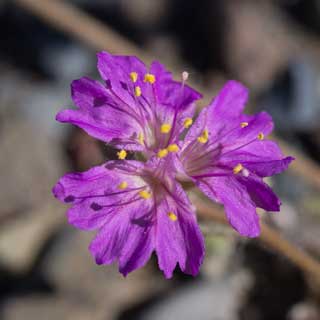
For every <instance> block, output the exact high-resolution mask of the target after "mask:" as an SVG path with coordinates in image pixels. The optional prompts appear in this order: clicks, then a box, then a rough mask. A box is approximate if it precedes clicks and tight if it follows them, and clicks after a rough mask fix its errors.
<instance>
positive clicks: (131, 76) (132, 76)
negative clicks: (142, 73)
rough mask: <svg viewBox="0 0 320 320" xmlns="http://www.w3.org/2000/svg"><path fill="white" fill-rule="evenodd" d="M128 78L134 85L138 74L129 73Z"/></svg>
mask: <svg viewBox="0 0 320 320" xmlns="http://www.w3.org/2000/svg"><path fill="white" fill-rule="evenodd" d="M130 78H131V81H132V82H133V83H135V82H137V80H138V74H137V73H136V72H131V73H130Z"/></svg>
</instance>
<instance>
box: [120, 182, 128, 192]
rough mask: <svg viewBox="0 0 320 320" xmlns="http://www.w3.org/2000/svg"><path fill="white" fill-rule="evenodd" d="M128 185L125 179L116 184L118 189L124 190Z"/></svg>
mask: <svg viewBox="0 0 320 320" xmlns="http://www.w3.org/2000/svg"><path fill="white" fill-rule="evenodd" d="M127 187H128V182H127V181H122V182H121V183H120V184H119V185H118V189H120V190H124V189H126V188H127Z"/></svg>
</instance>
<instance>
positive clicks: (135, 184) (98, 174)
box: [53, 161, 144, 230]
mask: <svg viewBox="0 0 320 320" xmlns="http://www.w3.org/2000/svg"><path fill="white" fill-rule="evenodd" d="M118 162H120V161H118ZM127 162H129V161H121V162H120V163H121V165H122V166H123V167H124V166H125V163H127ZM135 163H136V162H135V161H130V170H132V169H131V167H132V166H133V165H134V164H135ZM138 164H139V165H140V163H138ZM123 181H125V182H126V183H127V188H126V189H124V190H121V189H119V188H118V186H119V185H120V184H121V183H122V182H123ZM143 184H144V182H143V180H142V179H141V178H140V179H139V178H138V177H133V176H132V175H131V174H130V175H128V174H126V173H125V172H124V171H123V169H122V170H121V172H119V171H115V170H109V169H107V168H106V167H105V165H102V166H98V167H94V168H92V169H90V170H88V171H86V172H83V173H69V174H66V175H65V176H63V177H62V178H61V179H60V180H59V181H58V183H57V184H56V185H55V186H54V188H53V194H54V195H55V197H56V198H58V199H59V200H61V201H62V202H65V203H70V204H71V205H72V207H71V208H70V209H69V210H68V212H67V215H68V220H69V223H71V224H72V225H74V226H75V227H77V228H79V229H83V230H92V229H96V228H99V227H101V226H102V225H103V224H104V223H106V221H107V220H108V219H109V216H110V215H111V214H113V213H114V212H118V211H119V208H121V204H123V206H128V205H130V204H131V203H135V199H136V198H137V197H136V194H137V192H138V191H137V190H138V188H140V187H141V185H143Z"/></svg>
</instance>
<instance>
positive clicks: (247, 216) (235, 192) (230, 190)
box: [197, 177, 260, 237]
mask: <svg viewBox="0 0 320 320" xmlns="http://www.w3.org/2000/svg"><path fill="white" fill-rule="evenodd" d="M197 185H198V187H199V188H200V189H201V190H202V191H203V192H204V193H205V194H206V195H207V196H208V197H210V198H211V199H213V200H214V201H218V202H220V203H222V204H223V205H224V208H225V211H226V215H227V218H228V221H229V223H230V224H231V226H232V227H233V228H234V229H235V230H237V231H238V232H239V233H240V234H241V235H242V236H246V237H257V236H259V234H260V226H259V217H258V215H257V213H256V206H255V204H254V203H253V201H252V200H251V198H250V196H249V194H248V191H247V190H246V188H245V187H244V186H243V185H242V184H241V183H240V182H238V181H237V180H236V178H234V177H215V178H203V179H200V180H198V181H197Z"/></svg>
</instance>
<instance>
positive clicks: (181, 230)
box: [156, 189, 204, 278]
mask: <svg viewBox="0 0 320 320" xmlns="http://www.w3.org/2000/svg"><path fill="white" fill-rule="evenodd" d="M177 191H178V193H177V194H176V195H177V196H179V199H180V200H179V201H183V203H176V202H173V201H170V199H168V198H167V199H164V200H163V201H162V202H161V203H160V205H159V206H158V208H157V240H156V252H157V256H158V263H159V268H160V269H161V270H162V271H163V272H164V275H165V277H166V278H171V277H172V273H173V271H174V269H175V267H176V265H177V264H179V266H180V268H181V270H182V271H183V272H185V273H187V274H191V275H193V276H195V275H197V274H198V272H199V268H200V265H201V264H202V261H203V257H204V240H203V236H202V234H201V231H200V229H199V226H198V224H197V221H196V218H195V215H194V212H192V211H191V208H190V207H189V205H188V204H186V203H184V196H185V193H184V191H183V190H182V189H181V190H177ZM182 193H183V194H182ZM169 212H172V213H174V214H175V215H176V217H177V219H176V220H175V221H173V220H172V219H170V217H169Z"/></svg>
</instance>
